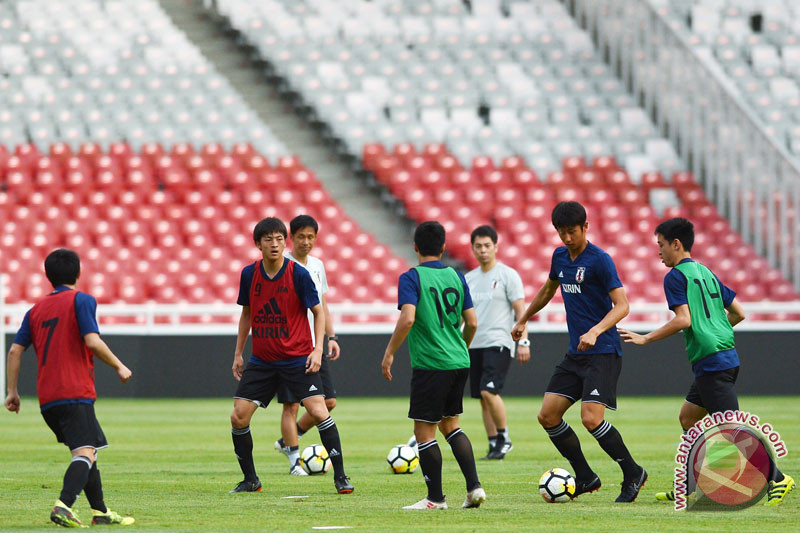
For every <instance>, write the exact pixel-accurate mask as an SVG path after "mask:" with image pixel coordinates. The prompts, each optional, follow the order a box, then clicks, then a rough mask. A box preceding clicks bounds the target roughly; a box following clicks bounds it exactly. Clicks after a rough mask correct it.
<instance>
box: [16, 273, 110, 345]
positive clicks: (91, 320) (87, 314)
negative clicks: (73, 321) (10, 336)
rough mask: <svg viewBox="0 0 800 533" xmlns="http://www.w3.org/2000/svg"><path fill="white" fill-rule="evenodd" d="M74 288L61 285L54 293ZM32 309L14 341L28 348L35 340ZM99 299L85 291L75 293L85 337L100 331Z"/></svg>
mask: <svg viewBox="0 0 800 533" xmlns="http://www.w3.org/2000/svg"><path fill="white" fill-rule="evenodd" d="M69 290H72V289H70V288H69V287H66V286H64V285H59V286H58V287H56V288H55V290H53V292H52V294H56V293H59V292H63V291H69ZM30 313H31V312H30V311H28V312H27V313H25V318H23V319H22V324H20V326H19V330H17V335H16V336H15V337H14V343H15V344H19V345H20V346H24V347H25V348H27V347H28V346H30V345H31V343H32V342H33V335H32V333H31V325H30ZM96 313H97V300H95V299H94V297H93V296H92V295H90V294H86V293H85V292H80V291H79V292H78V293H77V294H76V295H75V318H77V320H78V329H79V330H80V333H81V337H85V336H86V335H88V334H89V333H100V328H99V327H97V318H96V317H95V315H96Z"/></svg>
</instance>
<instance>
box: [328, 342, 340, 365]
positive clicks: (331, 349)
mask: <svg viewBox="0 0 800 533" xmlns="http://www.w3.org/2000/svg"><path fill="white" fill-rule="evenodd" d="M341 351H342V349H341V348H340V347H339V341H333V340H330V339H328V359H330V360H331V361H336V360H337V359H339V354H340V353H341Z"/></svg>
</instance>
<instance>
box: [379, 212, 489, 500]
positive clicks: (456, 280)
mask: <svg viewBox="0 0 800 533" xmlns="http://www.w3.org/2000/svg"><path fill="white" fill-rule="evenodd" d="M444 246H445V230H444V228H443V227H442V225H441V224H439V223H438V222H434V221H428V222H423V223H422V224H420V225H419V226H417V229H416V230H415V232H414V250H415V251H416V252H417V257H418V259H419V265H418V266H416V267H414V268H412V269H411V270H409V271H408V272H405V273H404V274H402V275H401V276H400V279H399V281H398V307H399V309H400V317H399V318H398V319H397V324H396V325H395V329H394V333H392V338H391V339H390V340H389V344H388V345H387V347H386V351H385V352H384V354H383V362H382V363H381V369H382V372H383V376H384V377H385V378H386V379H387V380H389V381H391V380H392V363H393V362H394V354H395V352H396V351H397V350H398V349H399V348H400V346H401V345H402V344H403V341H404V340H405V339H406V337H408V351H409V353H410V355H411V368H412V372H413V373H412V377H411V401H410V407H409V409H408V418H410V419H412V420H413V421H414V436H415V438H416V440H417V443H418V445H417V446H418V450H419V464H420V466H421V467H422V473H423V474H424V476H425V483H426V484H427V485H428V495H427V496H426V497H425V498H423V499H422V500H420V501H418V502H417V503H415V504H413V505H408V506H406V507H403V509H411V510H421V509H447V503H446V502H445V496H444V494H443V493H442V452H441V450H440V449H439V443H438V442H437V441H436V428H437V426H438V428H439V431H441V433H442V435H444V437H445V439H446V440H447V442H448V444H450V449H452V450H453V455H454V456H455V458H456V461H457V462H458V466H459V467H460V468H461V472H462V474H463V475H464V479H465V481H466V484H467V497H466V499H465V500H464V503H463V504H462V507H463V508H465V509H468V508H475V507H479V506H480V505H481V504H482V503H483V502H484V501H486V492H485V491H484V490H483V488H482V487H481V483H480V481H479V480H478V472H477V468H476V467H475V457H474V456H473V454H472V444H471V443H470V441H469V438H467V435H466V434H465V433H464V432H463V431H462V430H461V428H460V427H459V424H458V415H460V414H461V413H462V411H463V409H462V397H463V395H464V385H465V384H466V382H467V376H468V375H469V353H468V347H469V343H470V341H472V337H474V336H475V329H476V327H477V325H478V320H477V317H476V315H475V310H474V309H473V308H472V299H471V298H470V295H469V288H468V286H467V282H466V280H465V279H464V276H463V275H461V274H460V273H458V272H456V271H455V270H454V269H453V268H451V267H447V266H445V265H444V264H443V263H442V262H441V258H442V254H443V253H444ZM462 319H463V321H464V330H463V333H462V331H461V321H462Z"/></svg>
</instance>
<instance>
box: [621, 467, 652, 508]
mask: <svg viewBox="0 0 800 533" xmlns="http://www.w3.org/2000/svg"><path fill="white" fill-rule="evenodd" d="M645 483H647V471H646V470H645V469H644V468H642V473H641V474H639V475H638V476H636V479H632V480H623V481H622V490H620V492H619V496H617V499H616V500H614V501H615V502H616V503H633V502H634V501H635V500H636V497H637V496H638V495H639V491H640V490H642V487H644V484H645Z"/></svg>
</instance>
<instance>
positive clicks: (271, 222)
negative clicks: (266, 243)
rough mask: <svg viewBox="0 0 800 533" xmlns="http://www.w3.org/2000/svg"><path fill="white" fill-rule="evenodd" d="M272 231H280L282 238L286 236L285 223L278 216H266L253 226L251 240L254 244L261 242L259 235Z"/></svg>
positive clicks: (268, 233)
mask: <svg viewBox="0 0 800 533" xmlns="http://www.w3.org/2000/svg"><path fill="white" fill-rule="evenodd" d="M272 233H280V234H281V235H283V238H284V239H285V238H286V224H284V223H283V221H282V220H281V219H279V218H275V217H267V218H265V219H264V220H262V221H261V222H259V223H258V224H256V227H255V228H253V242H255V243H256V244H258V243H260V242H261V237H263V236H264V235H270V234H272Z"/></svg>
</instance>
